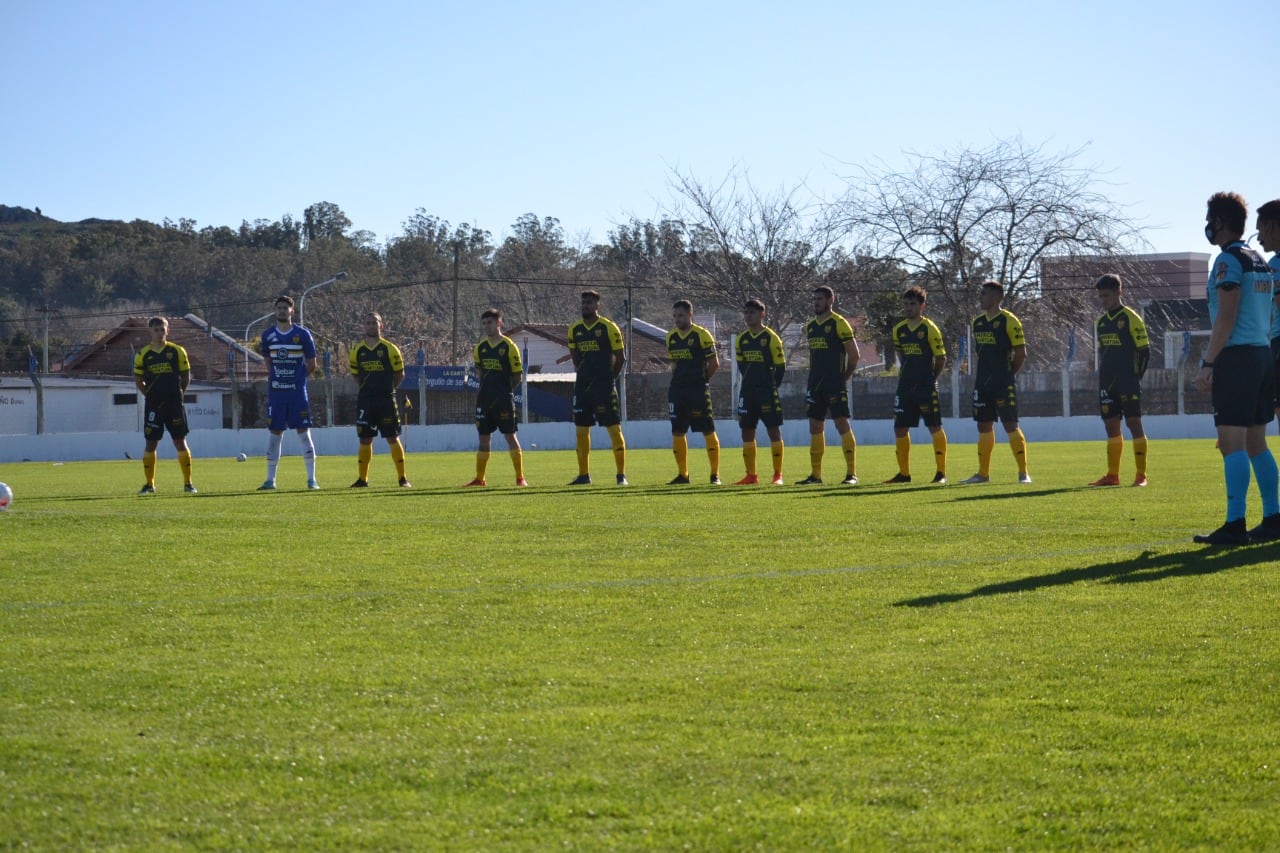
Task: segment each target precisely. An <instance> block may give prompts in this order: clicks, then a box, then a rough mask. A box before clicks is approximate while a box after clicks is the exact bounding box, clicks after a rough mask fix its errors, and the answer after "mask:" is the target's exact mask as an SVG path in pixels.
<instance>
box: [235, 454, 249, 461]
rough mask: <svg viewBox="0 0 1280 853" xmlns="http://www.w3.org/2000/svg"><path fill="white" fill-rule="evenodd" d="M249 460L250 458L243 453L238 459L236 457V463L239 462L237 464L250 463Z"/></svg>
mask: <svg viewBox="0 0 1280 853" xmlns="http://www.w3.org/2000/svg"><path fill="white" fill-rule="evenodd" d="M248 459H249V457H248V456H246V455H245V454H243V453H241V454H240V455H239V456H237V457H236V461H237V462H246V461H248Z"/></svg>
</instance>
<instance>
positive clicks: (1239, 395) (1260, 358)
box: [1213, 346, 1276, 427]
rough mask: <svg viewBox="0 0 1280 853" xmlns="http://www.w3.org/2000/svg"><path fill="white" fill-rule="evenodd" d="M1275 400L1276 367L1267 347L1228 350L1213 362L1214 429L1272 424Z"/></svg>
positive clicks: (1241, 347) (1238, 347)
mask: <svg viewBox="0 0 1280 853" xmlns="http://www.w3.org/2000/svg"><path fill="white" fill-rule="evenodd" d="M1275 399H1276V391H1275V368H1274V366H1273V365H1272V362H1271V350H1270V349H1269V348H1268V347H1244V346H1235V347H1227V348H1226V349H1224V350H1223V351H1222V352H1220V353H1219V354H1218V357H1217V358H1216V359H1214V366H1213V425H1214V426H1240V427H1251V426H1261V425H1265V424H1269V423H1271V419H1272V418H1274V417H1275Z"/></svg>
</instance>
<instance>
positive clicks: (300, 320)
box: [298, 272, 347, 327]
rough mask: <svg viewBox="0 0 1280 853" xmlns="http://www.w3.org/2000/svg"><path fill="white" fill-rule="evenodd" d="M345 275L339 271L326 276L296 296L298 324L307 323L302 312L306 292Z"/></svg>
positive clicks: (304, 324) (305, 302)
mask: <svg viewBox="0 0 1280 853" xmlns="http://www.w3.org/2000/svg"><path fill="white" fill-rule="evenodd" d="M346 277H347V274H346V273H345V272H340V273H338V274H336V275H333V276H330V277H329V278H326V279H325V280H324V281H322V282H320V283H319V284H313V285H311V286H310V287H308V288H307V289H306V290H304V291H302V296H300V297H299V298H298V325H299V326H304V327H305V326H306V325H307V324H306V322H305V317H304V315H303V313H302V306H304V305H306V304H307V294H308V293H310V292H311V291H313V290H315V289H316V288H317V287H324V286H325V285H326V284H333V283H334V282H335V281H340V280H342V279H344V278H346Z"/></svg>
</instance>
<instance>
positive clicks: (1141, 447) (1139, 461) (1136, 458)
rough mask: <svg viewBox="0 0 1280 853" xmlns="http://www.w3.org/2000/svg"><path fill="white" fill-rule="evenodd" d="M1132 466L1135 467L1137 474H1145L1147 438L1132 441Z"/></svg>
mask: <svg viewBox="0 0 1280 853" xmlns="http://www.w3.org/2000/svg"><path fill="white" fill-rule="evenodd" d="M1133 464H1134V465H1135V466H1136V467H1137V469H1138V473H1139V474H1146V473H1147V437H1146V436H1145V435H1144V436H1142V437H1141V438H1135V439H1134V440H1133Z"/></svg>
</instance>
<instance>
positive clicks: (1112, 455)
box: [1107, 435, 1138, 477]
mask: <svg viewBox="0 0 1280 853" xmlns="http://www.w3.org/2000/svg"><path fill="white" fill-rule="evenodd" d="M1133 455H1134V460H1135V461H1137V458H1138V445H1137V442H1136V440H1135V442H1134V446H1133ZM1123 456H1124V436H1123V435H1109V436H1107V475H1108V476H1110V477H1119V476H1120V459H1121V458H1122V457H1123Z"/></svg>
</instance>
